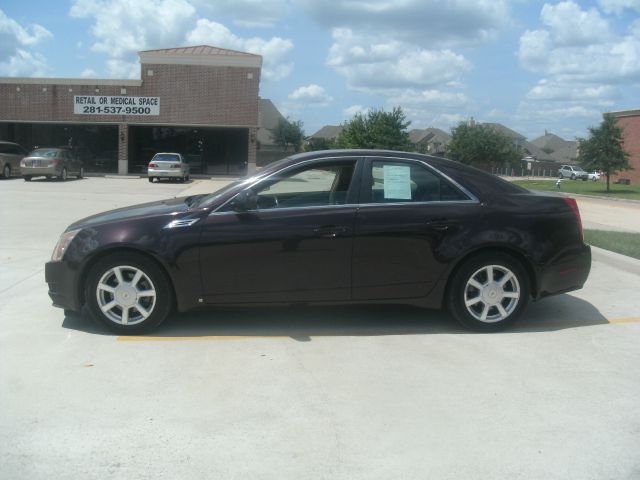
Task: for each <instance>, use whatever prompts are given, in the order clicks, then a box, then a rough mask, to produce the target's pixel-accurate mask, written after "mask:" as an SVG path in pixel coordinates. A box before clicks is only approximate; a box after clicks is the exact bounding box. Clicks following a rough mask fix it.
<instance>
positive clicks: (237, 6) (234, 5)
mask: <svg viewBox="0 0 640 480" xmlns="http://www.w3.org/2000/svg"><path fill="white" fill-rule="evenodd" d="M193 4H194V5H196V6H198V7H200V8H202V9H203V11H205V12H207V13H210V14H211V15H213V16H215V17H220V16H227V17H231V18H233V22H234V23H235V24H236V25H239V26H241V27H271V26H273V24H274V23H275V22H276V21H277V20H279V19H280V18H282V17H284V16H285V15H286V14H288V13H289V11H290V5H289V4H290V2H289V0H216V1H215V2H212V1H210V0H193Z"/></svg>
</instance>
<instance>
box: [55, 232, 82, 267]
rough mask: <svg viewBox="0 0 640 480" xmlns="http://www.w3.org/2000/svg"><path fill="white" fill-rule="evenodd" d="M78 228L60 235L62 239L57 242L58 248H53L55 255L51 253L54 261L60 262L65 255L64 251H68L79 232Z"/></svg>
mask: <svg viewBox="0 0 640 480" xmlns="http://www.w3.org/2000/svg"><path fill="white" fill-rule="evenodd" d="M79 231H80V229H78V230H69V231H68V232H64V233H63V234H62V235H60V240H58V243H57V244H56V248H54V249H53V255H51V260H52V261H54V262H59V261H60V260H62V257H64V253H65V252H66V251H67V247H68V246H69V244H70V243H71V241H72V240H73V239H74V237H75V236H76V235H77V234H78V232H79Z"/></svg>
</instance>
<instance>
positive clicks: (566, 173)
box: [558, 165, 589, 181]
mask: <svg viewBox="0 0 640 480" xmlns="http://www.w3.org/2000/svg"><path fill="white" fill-rule="evenodd" d="M558 177H560V178H570V179H571V180H577V179H578V178H580V179H581V180H585V181H586V180H587V179H588V178H589V174H588V173H587V172H586V171H584V170H583V169H582V167H576V166H575V165H562V166H561V167H560V169H559V170H558Z"/></svg>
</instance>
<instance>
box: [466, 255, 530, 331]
mask: <svg viewBox="0 0 640 480" xmlns="http://www.w3.org/2000/svg"><path fill="white" fill-rule="evenodd" d="M520 294H521V291H520V283H519V282H518V278H517V277H516V275H515V274H514V273H513V272H512V271H511V270H509V269H508V268H506V267H504V266H501V265H487V266H484V267H482V268H481V269H479V270H477V271H476V272H475V273H474V274H473V275H471V277H470V278H469V280H468V281H467V284H466V286H465V289H464V303H465V306H466V307H467V311H468V312H469V314H470V315H471V316H472V317H473V318H475V319H476V320H479V321H481V322H484V323H495V322H500V321H502V320H505V319H506V318H507V317H508V316H509V315H511V314H512V313H513V312H514V310H515V309H516V308H517V306H518V303H519V301H520Z"/></svg>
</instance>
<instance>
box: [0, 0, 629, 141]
mask: <svg viewBox="0 0 640 480" xmlns="http://www.w3.org/2000/svg"><path fill="white" fill-rule="evenodd" d="M188 45H211V46H215V47H220V48H229V49H233V50H241V51H246V52H251V53H256V54H260V55H262V57H263V68H262V78H261V84H260V96H261V97H262V98H268V99H270V100H272V101H273V102H274V103H275V105H276V106H277V107H278V109H279V110H280V111H281V112H282V113H283V115H285V116H286V117H288V118H289V119H290V120H296V121H297V120H300V121H302V122H303V125H304V131H305V133H306V134H307V135H311V134H313V133H314V132H315V131H317V130H318V129H320V128H321V127H322V126H323V125H339V124H342V123H344V122H345V121H348V120H350V119H351V118H352V117H353V115H355V114H356V113H358V112H366V111H367V110H368V109H371V108H374V109H385V110H391V109H392V108H394V107H396V106H400V107H402V109H403V110H404V112H405V113H406V115H407V119H408V120H410V121H411V125H410V127H409V128H410V129H413V128H427V127H437V128H441V129H443V130H445V131H449V130H450V129H451V128H452V127H455V126H456V125H457V124H458V123H459V122H461V121H467V120H469V119H470V118H473V119H475V120H476V121H479V122H497V123H502V124H503V125H505V126H507V127H509V128H512V129H514V130H516V131H517V132H519V133H521V134H523V135H525V136H526V137H528V138H529V139H530V140H531V139H534V138H536V137H538V136H540V135H543V134H544V133H545V130H547V131H549V132H552V133H555V134H557V135H559V136H561V137H563V138H565V139H567V140H571V139H574V138H575V137H584V136H586V135H588V128H589V127H590V126H597V125H598V124H599V123H600V122H601V120H602V114H603V113H605V112H610V111H620V110H635V109H640V0H580V1H578V0H566V1H549V2H544V1H535V0H342V1H341V0H334V1H326V0H325V1H321V0H209V1H206V0H71V1H59V0H55V1H51V0H46V1H39V0H34V1H30V0H23V1H9V0H0V76H4V77H9V76H11V77H14V76H15V77H63V78H119V79H131V78H133V79H135V78H137V79H139V78H140V65H139V62H138V55H137V52H139V51H142V50H151V49H159V48H172V47H179V46H188Z"/></svg>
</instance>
